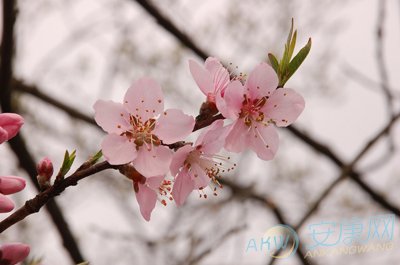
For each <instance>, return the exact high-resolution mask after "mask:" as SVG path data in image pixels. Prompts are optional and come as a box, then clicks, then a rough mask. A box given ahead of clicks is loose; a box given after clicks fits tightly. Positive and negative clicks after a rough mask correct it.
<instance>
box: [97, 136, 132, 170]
mask: <svg viewBox="0 0 400 265" xmlns="http://www.w3.org/2000/svg"><path fill="white" fill-rule="evenodd" d="M101 148H102V150H103V154H104V157H105V158H106V160H107V161H108V162H109V163H110V164H112V165H122V164H126V163H129V162H131V161H133V160H134V159H135V158H136V157H137V151H136V145H135V144H134V143H133V142H131V141H129V140H128V138H127V137H125V136H119V135H117V134H109V135H107V136H106V137H105V138H104V140H103V142H102V143H101Z"/></svg>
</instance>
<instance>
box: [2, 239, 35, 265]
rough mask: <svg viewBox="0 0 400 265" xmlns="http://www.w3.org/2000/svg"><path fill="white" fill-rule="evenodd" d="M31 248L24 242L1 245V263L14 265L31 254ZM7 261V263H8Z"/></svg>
mask: <svg viewBox="0 0 400 265" xmlns="http://www.w3.org/2000/svg"><path fill="white" fill-rule="evenodd" d="M29 251H30V248H29V246H28V245H26V244H22V243H7V244H4V245H2V246H1V247H0V264H3V263H4V264H9V265H14V264H17V263H18V262H21V261H23V260H24V259H25V258H26V257H27V256H28V255H29ZM6 262H7V263H6Z"/></svg>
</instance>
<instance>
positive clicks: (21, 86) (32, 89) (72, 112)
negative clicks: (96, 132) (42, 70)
mask: <svg viewBox="0 0 400 265" xmlns="http://www.w3.org/2000/svg"><path fill="white" fill-rule="evenodd" d="M12 85H13V89H15V90H16V91H19V92H23V93H27V94H30V95H32V96H34V97H36V98H38V99H40V100H42V101H44V102H46V103H48V104H50V105H52V106H54V107H56V108H58V109H60V110H63V111H64V112H65V113H66V114H68V115H69V116H70V117H73V118H75V119H78V120H82V121H84V122H87V123H89V124H91V125H94V126H96V127H98V126H97V124H96V122H95V121H94V119H93V118H92V117H89V116H88V115H86V114H84V113H82V112H80V111H78V110H76V109H74V108H72V107H70V106H68V105H66V104H65V103H63V102H61V101H60V100H57V99H55V98H53V97H50V96H48V95H47V94H45V93H43V92H42V91H40V89H38V88H37V87H36V86H34V85H28V84H26V83H24V82H23V81H21V80H17V79H14V80H13V81H12Z"/></svg>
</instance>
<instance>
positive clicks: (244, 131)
mask: <svg viewBox="0 0 400 265" xmlns="http://www.w3.org/2000/svg"><path fill="white" fill-rule="evenodd" d="M249 129H250V128H249V127H248V126H246V125H245V124H244V121H243V119H238V120H236V121H235V122H234V123H232V124H231V125H229V132H228V136H227V137H226V140H225V149H226V150H228V151H230V152H235V153H240V152H242V151H244V150H245V149H246V148H247V147H248V146H249Z"/></svg>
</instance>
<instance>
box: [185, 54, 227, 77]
mask: <svg viewBox="0 0 400 265" xmlns="http://www.w3.org/2000/svg"><path fill="white" fill-rule="evenodd" d="M190 61H191V60H189V62H190ZM204 66H205V68H206V69H207V71H208V72H210V73H211V74H214V73H215V72H216V71H217V70H218V69H219V68H221V67H223V66H222V64H221V62H220V61H219V60H218V59H217V58H215V57H208V58H207V59H206V61H205V62H204Z"/></svg>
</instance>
